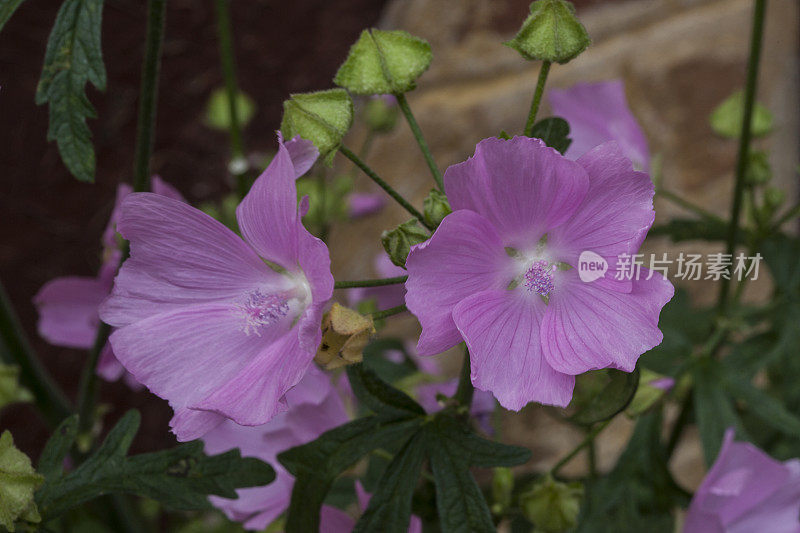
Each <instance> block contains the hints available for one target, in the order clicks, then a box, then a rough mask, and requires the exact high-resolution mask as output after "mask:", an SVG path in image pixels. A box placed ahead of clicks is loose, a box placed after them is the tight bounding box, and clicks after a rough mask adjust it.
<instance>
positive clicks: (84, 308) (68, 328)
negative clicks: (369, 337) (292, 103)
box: [33, 276, 110, 349]
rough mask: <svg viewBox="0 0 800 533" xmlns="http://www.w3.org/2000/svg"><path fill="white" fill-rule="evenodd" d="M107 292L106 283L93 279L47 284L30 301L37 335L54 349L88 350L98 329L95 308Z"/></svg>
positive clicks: (98, 321)
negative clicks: (35, 310)
mask: <svg viewBox="0 0 800 533" xmlns="http://www.w3.org/2000/svg"><path fill="white" fill-rule="evenodd" d="M109 290H110V284H109V283H108V282H106V281H104V280H100V279H96V278H87V277H78V276H73V277H65V278H56V279H54V280H51V281H49V282H47V283H46V284H45V285H44V286H43V287H42V288H41V289H39V292H38V293H37V294H36V296H35V297H34V298H33V303H34V305H35V306H36V309H37V311H38V312H39V324H38V328H39V335H41V336H42V337H43V338H44V339H45V340H47V342H49V343H51V344H55V345H57V346H66V347H69V348H84V349H88V348H91V347H92V344H93V343H94V338H95V336H96V335H97V328H98V327H99V325H100V319H99V317H98V314H97V307H98V306H99V305H100V303H101V302H102V301H103V300H104V299H105V297H106V296H107V295H108V291H109Z"/></svg>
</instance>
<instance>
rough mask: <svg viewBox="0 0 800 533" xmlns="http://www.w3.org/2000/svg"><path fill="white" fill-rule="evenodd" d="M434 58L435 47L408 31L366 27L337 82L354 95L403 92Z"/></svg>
mask: <svg viewBox="0 0 800 533" xmlns="http://www.w3.org/2000/svg"><path fill="white" fill-rule="evenodd" d="M432 59H433V55H432V54H431V46H430V45H429V44H428V43H427V42H426V41H425V40H423V39H420V38H418V37H414V36H413V35H411V34H409V33H407V32H405V31H400V30H396V31H382V30H376V29H373V30H364V31H363V32H361V36H360V37H359V38H358V41H356V43H355V44H354V45H353V46H352V47H351V48H350V53H349V54H348V55H347V59H345V61H344V63H343V64H342V66H341V67H339V71H338V72H337V73H336V77H335V78H334V79H333V82H334V83H335V84H336V85H338V86H340V87H344V88H345V89H347V90H348V91H350V92H351V93H353V94H401V93H405V92H408V91H410V90H412V89H414V87H415V86H416V84H415V82H416V79H417V78H418V77H420V76H421V75H422V73H423V72H425V71H426V70H427V69H428V67H429V66H430V64H431V60H432Z"/></svg>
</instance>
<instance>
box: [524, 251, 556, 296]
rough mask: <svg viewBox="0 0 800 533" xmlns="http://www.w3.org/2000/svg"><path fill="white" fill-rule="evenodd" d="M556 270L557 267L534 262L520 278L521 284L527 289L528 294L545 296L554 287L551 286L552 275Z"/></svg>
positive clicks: (544, 262)
mask: <svg viewBox="0 0 800 533" xmlns="http://www.w3.org/2000/svg"><path fill="white" fill-rule="evenodd" d="M557 268H558V266H557V265H551V264H549V263H548V262H547V261H543V260H539V261H534V262H533V264H532V265H531V266H530V268H528V270H527V271H526V272H525V275H524V276H523V278H522V284H523V285H524V286H525V288H526V289H528V292H535V293H536V294H539V295H540V296H547V295H549V294H550V293H551V292H552V290H553V288H554V287H555V286H554V284H553V273H554V272H555V271H556V269H557Z"/></svg>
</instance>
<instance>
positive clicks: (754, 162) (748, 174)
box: [744, 150, 772, 185]
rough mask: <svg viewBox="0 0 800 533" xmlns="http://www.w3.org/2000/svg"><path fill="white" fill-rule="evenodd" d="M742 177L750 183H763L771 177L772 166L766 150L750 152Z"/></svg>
mask: <svg viewBox="0 0 800 533" xmlns="http://www.w3.org/2000/svg"><path fill="white" fill-rule="evenodd" d="M744 177H745V179H746V180H747V183H749V184H750V185H763V184H765V183H767V182H769V180H771V179H772V167H770V165H769V159H768V158H767V153H766V152H764V151H762V150H755V151H752V152H750V154H749V156H748V160H747V169H746V170H745V175H744Z"/></svg>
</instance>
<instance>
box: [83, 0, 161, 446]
mask: <svg viewBox="0 0 800 533" xmlns="http://www.w3.org/2000/svg"><path fill="white" fill-rule="evenodd" d="M166 7H167V4H166V0H149V2H148V7H147V30H146V42H145V52H144V62H143V64H142V82H141V85H140V86H139V119H138V124H137V132H136V157H135V159H134V166H133V190H134V191H136V192H145V191H148V190H150V158H151V156H152V153H153V139H154V137H155V135H154V131H155V122H156V105H157V103H158V71H159V64H160V63H161V47H162V44H163V42H164V19H165V16H166ZM127 257H128V246H127V244H126V245H125V246H124V247H123V250H122V259H121V260H120V263H119V264H120V266H121V265H122V263H123V262H124V261H125V259H127ZM110 333H111V327H110V326H108V325H107V324H101V325H100V327H99V328H98V330H97V335H96V336H95V340H94V344H93V345H92V349H91V351H90V352H89V358H88V360H87V361H86V364H85V365H84V368H83V372H82V374H81V383H80V388H79V394H78V413H79V416H80V419H79V431H80V432H81V433H84V432H86V431H88V430H89V429H90V428H91V425H92V421H93V416H92V415H93V411H94V403H95V399H96V396H97V363H98V361H99V359H100V354H101V352H102V351H103V347H104V346H105V345H106V342H108V336H109V335H110Z"/></svg>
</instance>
